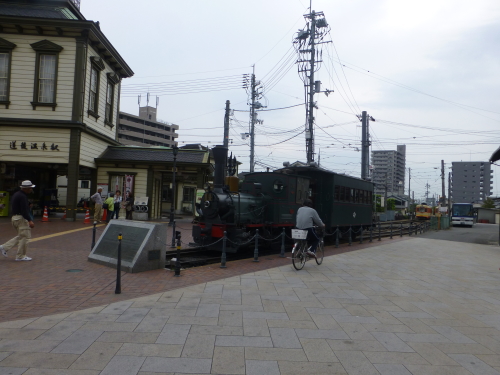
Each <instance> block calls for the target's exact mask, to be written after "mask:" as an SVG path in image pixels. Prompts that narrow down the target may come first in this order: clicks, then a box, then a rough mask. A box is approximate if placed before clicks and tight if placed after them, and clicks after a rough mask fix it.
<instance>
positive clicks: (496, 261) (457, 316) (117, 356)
mask: <svg viewBox="0 0 500 375" xmlns="http://www.w3.org/2000/svg"><path fill="white" fill-rule="evenodd" d="M499 266H500V250H499V248H498V247H493V246H486V245H472V244H464V243H456V242H449V241H436V240H429V239H423V238H413V239H411V240H408V241H399V242H392V243H391V242H384V243H381V244H380V245H378V246H372V247H369V248H366V249H360V250H357V251H353V252H348V253H343V254H338V255H335V256H331V257H327V258H325V260H324V263H323V264H322V265H321V266H317V265H316V264H315V263H313V262H308V263H307V264H306V266H305V268H304V269H303V270H301V271H298V272H297V271H295V270H294V269H293V268H292V266H291V265H290V263H289V262H288V264H285V265H281V266H278V267H274V268H272V267H271V268H268V269H260V270H257V271H255V272H251V273H247V274H242V275H236V276H231V277H228V278H219V279H216V280H211V281H208V282H202V283H199V284H194V285H189V286H185V287H181V288H177V289H175V290H171V291H164V292H161V293H157V294H151V295H147V296H142V297H140V298H135V299H130V300H121V301H115V302H113V303H109V304H106V305H101V306H95V307H92V308H88V309H85V310H81V311H75V312H71V313H70V312H68V313H62V314H57V315H50V316H42V317H39V318H35V317H33V318H29V319H21V320H13V321H5V322H2V323H0V374H4V373H8V374H23V375H30V374H36V375H41V374H44V375H53V374H54V375H55V374H57V375H66V374H67V375H80V374H83V375H92V374H96V375H97V374H101V375H102V374H104V375H109V374H124V375H129V374H131V375H137V374H140V375H153V374H155V375H159V374H164V375H165V374H169V375H173V374H179V375H185V374H229V375H231V374H234V375H236V374H238V375H240V374H241V375H245V374H283V375H284V374H301V375H303V374H349V375H352V374H362V375H366V374H384V375H391V374H395V375H406V374H411V375H420V374H422V375H424V374H425V375H429V374H430V375H433V374H436V375H438V374H439V375H443V374H444V375H447V374H450V375H466V374H467V375H471V374H473V375H480V374H486V375H500V359H499V358H500V327H499V321H500V293H499V290H500V272H499V269H498V268H499Z"/></svg>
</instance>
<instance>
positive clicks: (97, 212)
mask: <svg viewBox="0 0 500 375" xmlns="http://www.w3.org/2000/svg"><path fill="white" fill-rule="evenodd" d="M101 193H102V187H98V188H97V193H95V194H94V195H92V196H91V197H90V198H91V199H92V200H93V201H94V202H95V207H94V221H97V222H98V223H100V222H101V217H102V195H101Z"/></svg>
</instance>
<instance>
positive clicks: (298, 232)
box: [292, 229, 307, 240]
mask: <svg viewBox="0 0 500 375" xmlns="http://www.w3.org/2000/svg"><path fill="white" fill-rule="evenodd" d="M292 238H293V239H294V240H305V239H306V238H307V230H302V229H292Z"/></svg>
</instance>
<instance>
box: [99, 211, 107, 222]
mask: <svg viewBox="0 0 500 375" xmlns="http://www.w3.org/2000/svg"><path fill="white" fill-rule="evenodd" d="M107 217H108V210H102V219H101V221H106V219H107Z"/></svg>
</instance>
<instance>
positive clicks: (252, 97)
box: [250, 65, 255, 172]
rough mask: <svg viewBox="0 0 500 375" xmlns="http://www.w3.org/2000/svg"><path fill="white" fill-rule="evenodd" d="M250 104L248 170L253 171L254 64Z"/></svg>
mask: <svg viewBox="0 0 500 375" xmlns="http://www.w3.org/2000/svg"><path fill="white" fill-rule="evenodd" d="M250 89H251V90H252V91H251V94H250V95H251V98H250V100H251V104H250V172H253V171H254V167H255V161H254V158H255V65H254V66H253V73H252V78H251V88H250Z"/></svg>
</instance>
